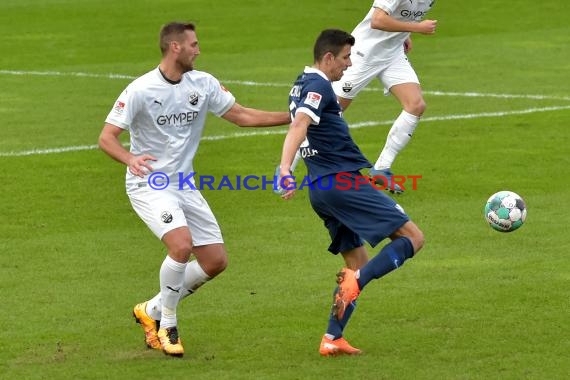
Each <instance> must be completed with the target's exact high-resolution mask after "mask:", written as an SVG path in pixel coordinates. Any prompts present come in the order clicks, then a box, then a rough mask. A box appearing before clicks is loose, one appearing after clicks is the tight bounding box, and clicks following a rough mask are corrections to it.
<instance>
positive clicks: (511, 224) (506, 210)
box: [484, 191, 527, 232]
mask: <svg viewBox="0 0 570 380" xmlns="http://www.w3.org/2000/svg"><path fill="white" fill-rule="evenodd" d="M526 212H527V211H526V205H525V203H524V201H523V199H522V198H521V197H520V196H519V195H518V194H516V193H513V192H512V191H499V192H498V193H495V194H493V195H491V197H490V198H489V199H488V200H487V203H486V204H485V209H484V215H485V219H486V220H487V222H488V223H489V225H490V226H491V227H492V228H494V229H495V230H497V231H501V232H511V231H514V230H516V229H518V228H519V227H520V226H522V225H523V223H524V222H525V219H526Z"/></svg>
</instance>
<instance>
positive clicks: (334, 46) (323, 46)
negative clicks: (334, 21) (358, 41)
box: [313, 29, 355, 62]
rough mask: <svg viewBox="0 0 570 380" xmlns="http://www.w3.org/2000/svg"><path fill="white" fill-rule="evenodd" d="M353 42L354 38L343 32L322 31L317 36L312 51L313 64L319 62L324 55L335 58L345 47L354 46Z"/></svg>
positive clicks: (336, 30)
mask: <svg viewBox="0 0 570 380" xmlns="http://www.w3.org/2000/svg"><path fill="white" fill-rule="evenodd" d="M354 42H355V39H354V37H353V36H352V35H351V34H350V33H347V32H345V31H343V30H340V29H326V30H323V31H322V32H321V34H319V37H318V38H317V41H316V42H315V47H314V49H313V57H314V59H315V62H320V61H321V60H322V59H323V57H324V56H325V54H327V53H329V52H330V53H332V54H334V56H335V57H336V56H337V55H338V54H339V53H340V51H341V50H342V49H343V48H344V47H345V46H346V45H350V46H354Z"/></svg>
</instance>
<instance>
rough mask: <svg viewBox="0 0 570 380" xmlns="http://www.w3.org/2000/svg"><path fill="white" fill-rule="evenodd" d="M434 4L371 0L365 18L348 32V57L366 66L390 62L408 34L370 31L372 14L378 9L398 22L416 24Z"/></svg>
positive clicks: (429, 0)
mask: <svg viewBox="0 0 570 380" xmlns="http://www.w3.org/2000/svg"><path fill="white" fill-rule="evenodd" d="M434 3H435V0H375V1H374V3H373V4H372V8H370V11H369V12H368V14H367V15H366V16H365V17H364V19H363V20H362V21H361V22H360V24H358V25H357V26H356V28H354V30H353V31H352V35H353V36H354V38H355V39H356V43H355V44H354V47H353V48H352V53H353V54H357V55H359V56H360V57H362V58H363V59H364V61H366V63H370V64H375V63H381V62H382V63H384V62H387V61H390V60H392V59H393V58H394V57H396V56H398V55H400V54H401V53H402V51H403V49H404V41H406V38H408V36H409V35H410V33H409V32H385V31H383V30H378V29H372V28H371V27H370V22H371V21H372V14H373V13H374V10H375V9H376V8H379V9H381V10H383V11H384V12H386V13H387V14H388V15H390V16H391V17H393V18H395V19H396V20H399V21H406V22H419V21H421V20H422V19H423V17H424V16H425V14H426V13H427V12H428V11H429V10H430V9H431V7H432V6H433V4H434Z"/></svg>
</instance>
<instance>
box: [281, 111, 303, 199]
mask: <svg viewBox="0 0 570 380" xmlns="http://www.w3.org/2000/svg"><path fill="white" fill-rule="evenodd" d="M310 124H311V118H310V117H309V115H307V114H305V113H302V112H298V113H297V114H296V115H295V118H294V119H293V121H292V122H291V125H289V131H288V132H287V136H286V137H285V141H284V142H283V153H282V154H281V164H280V168H281V171H280V174H279V178H280V179H281V178H283V177H287V176H290V175H291V164H292V163H293V159H294V158H295V154H296V153H297V151H298V150H299V147H300V146H301V143H302V142H303V140H305V137H306V136H307V129H308V128H309V125H310ZM290 182H291V180H289V179H285V180H284V183H283V185H284V186H283V188H285V189H287V188H289V187H290ZM294 194H295V189H289V190H287V191H286V192H285V194H283V196H282V197H283V199H289V198H291V197H292V196H293V195H294Z"/></svg>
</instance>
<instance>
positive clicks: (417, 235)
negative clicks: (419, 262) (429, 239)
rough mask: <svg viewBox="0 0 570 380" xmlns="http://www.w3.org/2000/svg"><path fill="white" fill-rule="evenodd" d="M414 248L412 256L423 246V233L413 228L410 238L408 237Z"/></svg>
mask: <svg viewBox="0 0 570 380" xmlns="http://www.w3.org/2000/svg"><path fill="white" fill-rule="evenodd" d="M408 238H409V239H410V241H411V242H412V246H413V247H414V254H416V253H418V252H419V251H420V250H421V249H422V248H423V246H424V244H425V237H424V233H423V232H422V231H421V230H420V229H419V228H415V229H414V231H413V232H412V234H411V236H408Z"/></svg>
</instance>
